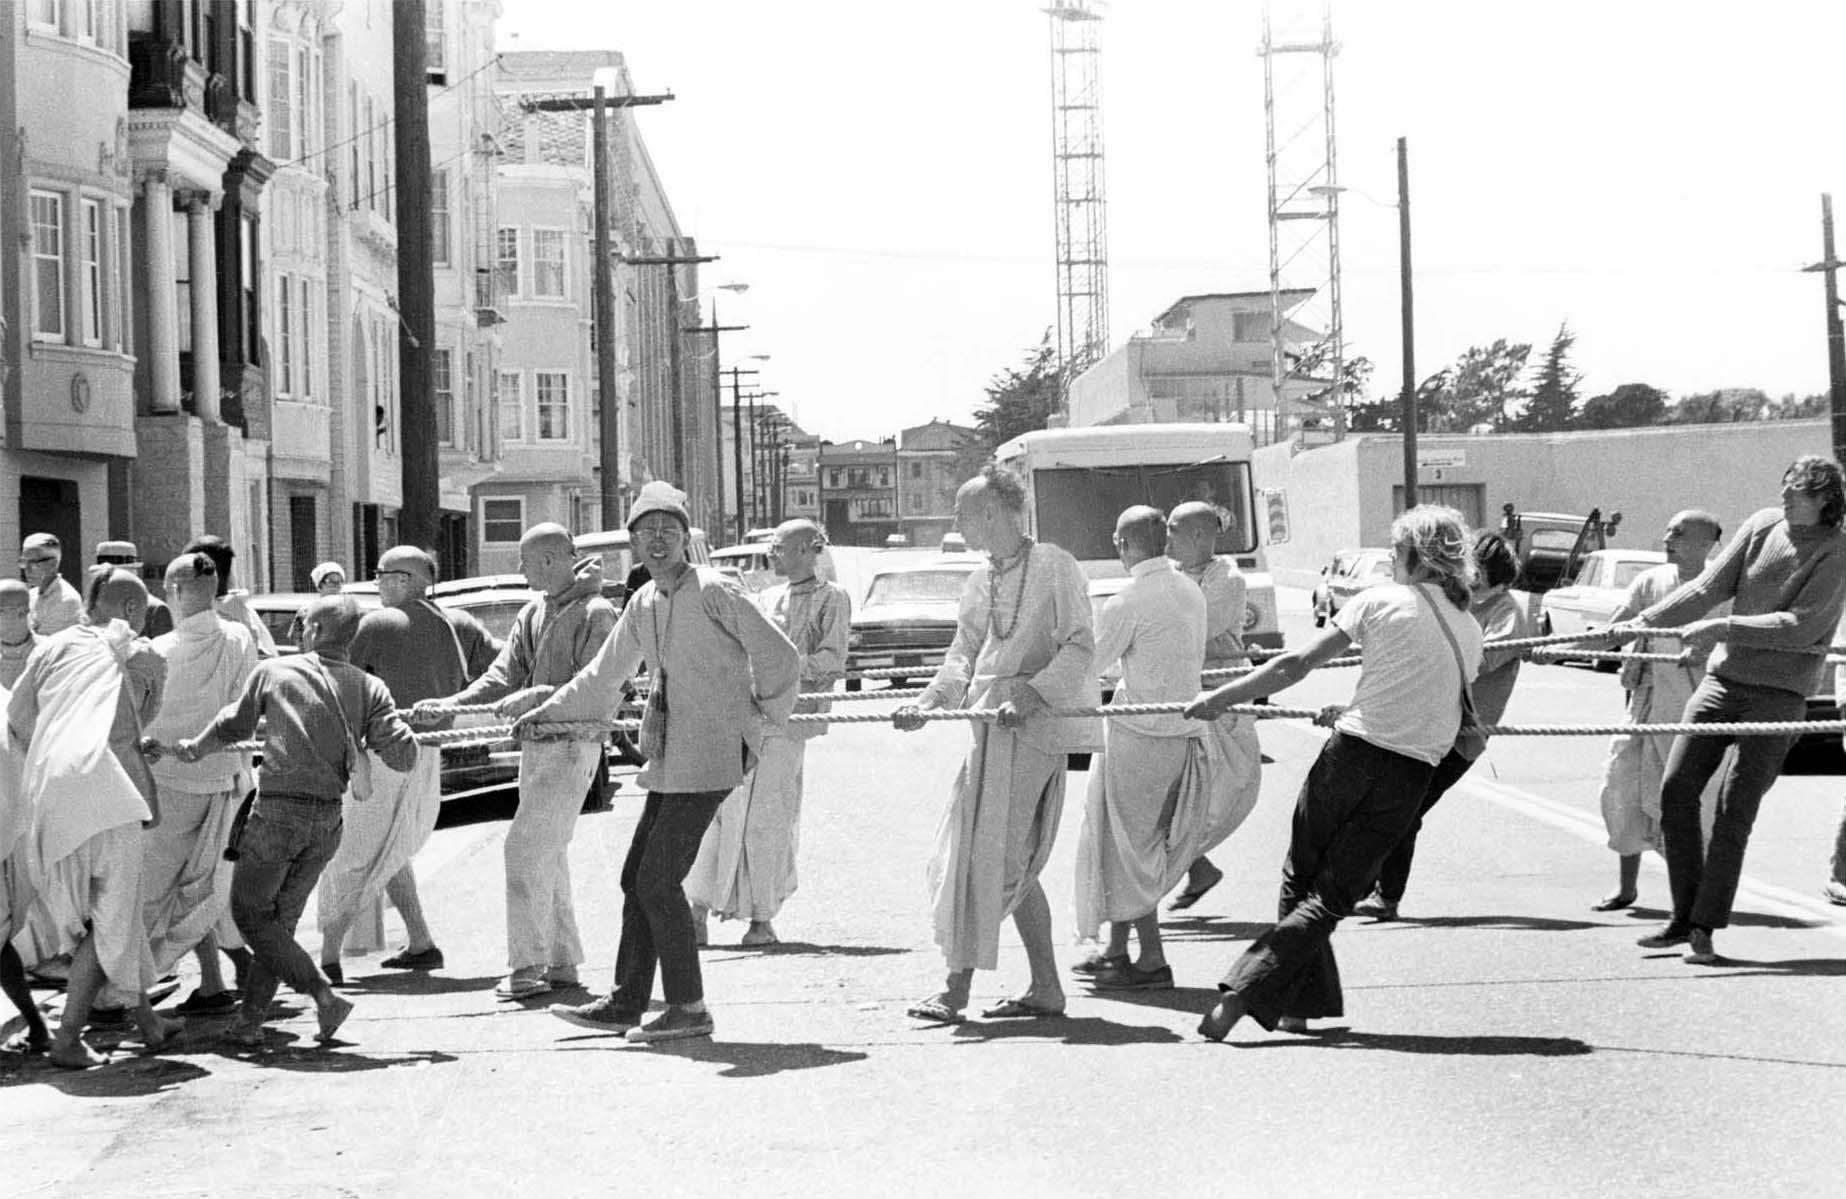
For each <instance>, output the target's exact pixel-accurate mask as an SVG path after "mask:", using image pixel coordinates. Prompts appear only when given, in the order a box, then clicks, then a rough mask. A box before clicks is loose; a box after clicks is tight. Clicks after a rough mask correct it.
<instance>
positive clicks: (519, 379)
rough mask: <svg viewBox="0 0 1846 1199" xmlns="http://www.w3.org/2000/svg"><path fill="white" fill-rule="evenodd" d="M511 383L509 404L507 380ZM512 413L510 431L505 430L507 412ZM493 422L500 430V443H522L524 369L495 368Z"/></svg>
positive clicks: (524, 406)
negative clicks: (511, 390) (511, 393)
mask: <svg viewBox="0 0 1846 1199" xmlns="http://www.w3.org/2000/svg"><path fill="white" fill-rule="evenodd" d="M508 380H511V381H512V384H513V400H512V402H511V403H510V404H509V403H508V402H507V397H506V385H507V381H508ZM509 412H511V413H512V414H513V425H512V431H511V432H510V433H509V432H508V431H507V421H506V416H507V413H509ZM494 424H495V427H496V428H498V429H499V430H500V441H501V443H502V444H505V443H507V442H513V443H515V444H524V442H525V440H526V373H525V372H524V371H509V370H497V371H495V372H494Z"/></svg>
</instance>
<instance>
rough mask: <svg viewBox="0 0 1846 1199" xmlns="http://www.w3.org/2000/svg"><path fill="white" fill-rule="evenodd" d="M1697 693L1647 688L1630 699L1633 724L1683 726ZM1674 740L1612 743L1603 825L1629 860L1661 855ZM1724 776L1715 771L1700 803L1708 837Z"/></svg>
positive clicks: (1622, 737) (1620, 738) (1623, 738)
mask: <svg viewBox="0 0 1846 1199" xmlns="http://www.w3.org/2000/svg"><path fill="white" fill-rule="evenodd" d="M1691 694H1692V693H1691V691H1690V690H1689V689H1686V688H1682V687H1678V686H1674V687H1670V688H1657V687H1656V686H1654V685H1651V684H1648V683H1643V684H1642V685H1641V686H1639V687H1636V688H1635V690H1634V691H1633V692H1632V693H1631V694H1630V695H1629V697H1628V721H1629V723H1630V724H1653V723H1657V722H1672V721H1677V720H1678V719H1679V718H1680V717H1681V716H1682V715H1683V714H1684V712H1685V707H1686V700H1687V699H1689V698H1690V697H1691ZM1672 748H1673V738H1671V737H1631V736H1628V735H1627V734H1625V733H1617V734H1616V735H1615V736H1614V737H1611V738H1610V739H1609V761H1608V764H1607V765H1606V766H1605V767H1604V769H1603V780H1602V795H1601V803H1602V822H1603V826H1604V827H1605V828H1606V829H1608V831H1609V848H1610V849H1612V850H1614V851H1615V852H1616V853H1618V854H1620V855H1622V856H1623V857H1632V856H1634V855H1635V854H1639V853H1641V852H1643V851H1645V850H1649V849H1651V850H1653V851H1654V852H1656V853H1658V852H1659V851H1660V782H1661V780H1662V779H1663V778H1665V777H1666V772H1667V754H1668V753H1669V752H1670V751H1671V750H1672ZM1724 773H1725V772H1724V771H1723V770H1718V771H1715V772H1714V773H1713V774H1712V776H1711V781H1710V782H1709V783H1707V784H1706V786H1705V792H1704V794H1703V795H1701V796H1700V797H1699V814H1700V818H1701V820H1702V822H1703V824H1704V826H1705V833H1706V836H1707V837H1709V836H1710V834H1711V826H1712V821H1713V819H1714V818H1715V817H1716V814H1717V795H1718V784H1719V782H1720V781H1721V780H1722V779H1723V777H1724Z"/></svg>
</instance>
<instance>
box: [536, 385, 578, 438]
mask: <svg viewBox="0 0 1846 1199" xmlns="http://www.w3.org/2000/svg"><path fill="white" fill-rule="evenodd" d="M534 378H535V381H536V383H537V390H538V439H539V440H540V441H565V440H567V439H568V438H569V437H570V377H569V376H568V375H566V374H564V372H562V371H538V372H536V374H535V376H534Z"/></svg>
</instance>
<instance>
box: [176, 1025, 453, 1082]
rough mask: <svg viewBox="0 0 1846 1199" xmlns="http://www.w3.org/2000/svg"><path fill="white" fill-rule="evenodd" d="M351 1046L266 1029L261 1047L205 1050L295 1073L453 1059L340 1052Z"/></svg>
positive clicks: (421, 1054)
mask: <svg viewBox="0 0 1846 1199" xmlns="http://www.w3.org/2000/svg"><path fill="white" fill-rule="evenodd" d="M351 1045H352V1042H350V1041H341V1040H338V1039H335V1040H333V1041H330V1042H328V1043H326V1044H324V1045H323V1044H320V1043H318V1042H315V1041H307V1040H303V1039H302V1038H301V1036H300V1035H298V1034H296V1033H292V1032H283V1031H281V1030H278V1029H274V1028H272V1029H269V1030H268V1035H267V1036H266V1037H265V1038H264V1041H263V1044H262V1046H261V1047H260V1048H249V1047H245V1046H242V1045H232V1044H229V1043H227V1042H220V1043H218V1044H215V1045H211V1046H209V1047H206V1049H205V1051H206V1052H209V1053H211V1054H213V1055H214V1056H217V1057H222V1058H229V1059H231V1060H232V1061H238V1062H243V1063H245V1064H246V1065H251V1066H261V1067H263V1068H265V1069H270V1070H292V1071H294V1072H296V1073H298V1074H360V1073H364V1072H366V1071H370V1070H388V1069H390V1068H392V1067H393V1066H425V1065H432V1066H433V1065H445V1064H447V1063H449V1062H453V1061H455V1060H456V1058H455V1056H454V1055H453V1054H448V1053H438V1052H436V1051H435V1050H425V1051H423V1052H419V1053H392V1054H364V1053H344V1052H340V1051H341V1050H342V1049H345V1048H347V1047H349V1046H351Z"/></svg>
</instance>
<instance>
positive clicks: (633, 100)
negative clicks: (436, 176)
mask: <svg viewBox="0 0 1846 1199" xmlns="http://www.w3.org/2000/svg"><path fill="white" fill-rule="evenodd" d="M417 5H418V7H419V8H421V6H422V0H417ZM672 98H673V97H672V96H670V95H661V96H616V97H613V98H611V97H610V96H609V95H608V94H607V93H606V92H605V91H604V90H603V88H602V85H601V84H598V85H597V86H596V88H595V90H594V91H593V92H592V93H591V95H590V96H589V97H588V98H587V99H586V98H585V97H583V96H563V97H545V98H542V99H541V98H537V97H534V98H533V99H530V100H526V101H524V102H522V103H521V105H520V107H521V108H523V109H524V110H525V111H527V112H576V111H580V110H582V109H584V108H588V109H589V110H590V173H591V176H592V194H593V197H594V199H593V205H594V212H595V219H596V234H595V242H594V245H595V254H596V264H595V268H594V271H593V277H594V286H595V288H596V295H595V297H594V300H595V302H594V304H593V305H592V308H591V311H592V312H594V313H595V317H596V372H597V376H598V377H597V384H596V402H597V404H598V406H599V408H600V412H599V419H598V421H597V435H598V446H597V449H598V452H597V458H598V459H599V460H600V461H601V462H602V488H601V490H602V513H603V515H602V523H603V525H604V526H605V527H607V528H616V527H618V526H619V525H620V524H621V521H622V405H621V400H620V399H619V398H618V397H617V394H616V393H617V390H618V389H617V387H616V379H615V272H614V263H613V260H612V258H611V254H612V253H613V250H612V248H611V246H610V244H609V221H610V203H609V192H610V179H609V116H608V110H609V109H610V108H611V107H616V108H631V107H637V106H642V105H653V104H662V103H665V102H666V101H667V100H671V99H672ZM426 140H427V138H426ZM428 240H429V239H428V238H427V237H426V238H424V241H426V242H427V241H428ZM675 323H678V318H677V317H676V318H675Z"/></svg>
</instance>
